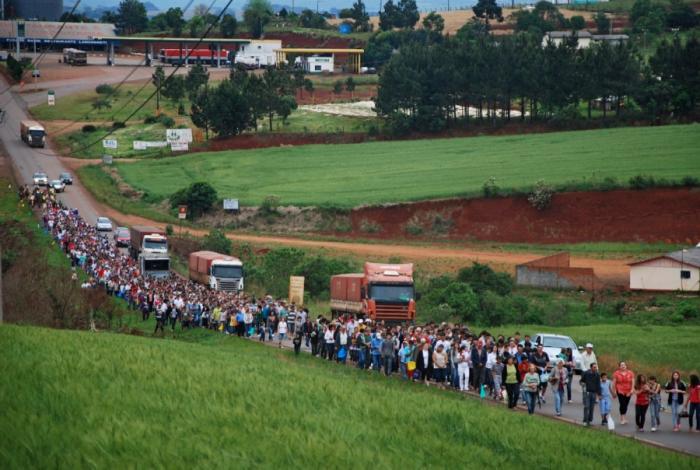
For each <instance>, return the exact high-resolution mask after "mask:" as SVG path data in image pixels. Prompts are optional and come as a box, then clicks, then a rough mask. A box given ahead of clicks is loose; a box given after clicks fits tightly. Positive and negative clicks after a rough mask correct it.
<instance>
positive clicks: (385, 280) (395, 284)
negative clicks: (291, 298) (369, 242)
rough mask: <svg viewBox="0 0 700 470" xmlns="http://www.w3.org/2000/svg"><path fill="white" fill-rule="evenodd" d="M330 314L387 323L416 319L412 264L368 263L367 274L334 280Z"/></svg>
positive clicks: (365, 272)
mask: <svg viewBox="0 0 700 470" xmlns="http://www.w3.org/2000/svg"><path fill="white" fill-rule="evenodd" d="M331 311H332V313H333V315H334V316H337V315H342V314H353V315H356V316H358V317H363V318H370V319H372V320H382V321H388V322H410V321H413V320H414V319H415V317H416V302H415V289H414V283H413V264H381V263H365V267H364V272H363V273H357V274H337V275H335V276H332V277H331Z"/></svg>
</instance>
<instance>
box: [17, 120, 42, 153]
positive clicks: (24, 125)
mask: <svg viewBox="0 0 700 470" xmlns="http://www.w3.org/2000/svg"><path fill="white" fill-rule="evenodd" d="M19 133H20V136H21V137H22V140H23V141H24V142H26V143H27V145H29V146H30V147H44V146H45V145H46V129H44V126H42V125H41V124H39V123H38V122H36V121H21V122H20V123H19Z"/></svg>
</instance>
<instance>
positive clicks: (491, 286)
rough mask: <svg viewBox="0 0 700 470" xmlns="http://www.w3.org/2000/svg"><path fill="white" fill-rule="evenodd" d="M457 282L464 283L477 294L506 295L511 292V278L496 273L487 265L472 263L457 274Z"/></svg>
mask: <svg viewBox="0 0 700 470" xmlns="http://www.w3.org/2000/svg"><path fill="white" fill-rule="evenodd" d="M457 280H458V281H461V282H466V283H467V284H469V285H470V286H471V287H472V289H474V290H475V291H476V292H478V293H483V292H486V291H487V290H490V291H493V292H495V293H497V294H498V295H508V294H510V293H511V292H512V290H513V286H514V283H513V278H512V277H510V276H509V275H508V274H506V273H497V272H496V271H494V270H493V269H491V267H490V266H489V265H487V264H481V263H474V264H472V265H471V266H470V267H468V268H462V269H460V270H459V273H457Z"/></svg>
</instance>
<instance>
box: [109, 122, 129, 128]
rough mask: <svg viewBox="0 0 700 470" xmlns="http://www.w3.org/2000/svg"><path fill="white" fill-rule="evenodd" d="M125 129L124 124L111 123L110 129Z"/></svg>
mask: <svg viewBox="0 0 700 470" xmlns="http://www.w3.org/2000/svg"><path fill="white" fill-rule="evenodd" d="M125 127H126V123H125V122H122V121H114V122H113V123H112V129H124V128H125Z"/></svg>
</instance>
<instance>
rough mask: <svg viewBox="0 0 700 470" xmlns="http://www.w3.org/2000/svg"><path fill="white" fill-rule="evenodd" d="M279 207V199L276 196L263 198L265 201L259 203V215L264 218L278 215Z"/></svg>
mask: <svg viewBox="0 0 700 470" xmlns="http://www.w3.org/2000/svg"><path fill="white" fill-rule="evenodd" d="M279 205H280V198H279V197H278V196H272V195H270V196H265V199H263V201H262V202H261V203H260V213H261V214H262V215H265V216H270V215H278V214H279V211H278V210H277V208H278V207H279Z"/></svg>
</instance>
